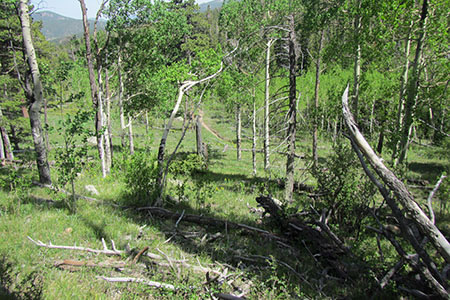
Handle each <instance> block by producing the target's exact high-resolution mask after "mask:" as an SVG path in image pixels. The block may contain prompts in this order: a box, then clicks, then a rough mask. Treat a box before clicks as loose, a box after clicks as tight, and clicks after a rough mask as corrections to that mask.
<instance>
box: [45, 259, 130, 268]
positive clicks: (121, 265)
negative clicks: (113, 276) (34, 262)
mask: <svg viewBox="0 0 450 300" xmlns="http://www.w3.org/2000/svg"><path fill="white" fill-rule="evenodd" d="M53 265H54V266H55V267H63V266H71V267H100V268H124V267H126V266H127V264H126V263H125V262H123V261H119V262H113V263H109V262H101V263H94V262H92V261H80V260H71V259H65V260H57V261H55V263H54V264H53Z"/></svg>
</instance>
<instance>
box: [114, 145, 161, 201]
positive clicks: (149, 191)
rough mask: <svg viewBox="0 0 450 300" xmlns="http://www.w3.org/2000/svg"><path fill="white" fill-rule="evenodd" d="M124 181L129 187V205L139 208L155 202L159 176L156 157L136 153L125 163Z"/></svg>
mask: <svg viewBox="0 0 450 300" xmlns="http://www.w3.org/2000/svg"><path fill="white" fill-rule="evenodd" d="M123 174H124V181H125V185H126V187H127V194H128V197H127V200H128V201H127V204H129V205H133V206H139V205H142V204H151V203H153V201H154V200H155V197H156V192H157V187H156V179H157V176H158V164H157V160H156V156H155V155H154V154H148V153H135V154H133V155H132V156H130V157H129V158H128V159H126V160H125V161H124V173H123Z"/></svg>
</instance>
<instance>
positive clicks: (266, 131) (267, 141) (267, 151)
mask: <svg viewBox="0 0 450 300" xmlns="http://www.w3.org/2000/svg"><path fill="white" fill-rule="evenodd" d="M273 42H274V41H273V40H272V39H270V40H268V41H267V49H266V79H265V98H264V170H267V169H269V167H270V131H269V126H270V120H269V113H270V107H269V101H270V48H271V47H272V44H273Z"/></svg>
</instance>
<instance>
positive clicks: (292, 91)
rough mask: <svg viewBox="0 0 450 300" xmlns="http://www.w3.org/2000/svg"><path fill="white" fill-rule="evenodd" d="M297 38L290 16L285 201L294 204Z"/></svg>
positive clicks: (292, 19) (292, 18)
mask: <svg viewBox="0 0 450 300" xmlns="http://www.w3.org/2000/svg"><path fill="white" fill-rule="evenodd" d="M295 46H296V38H295V26H294V16H292V15H291V16H289V113H288V124H289V125H288V131H287V139H288V146H287V159H286V189H285V200H286V202H287V203H290V202H292V195H293V192H294V173H295V172H294V171H295V135H296V128H297V105H296V104H297V101H296V99H297V83H296V79H297V76H296V65H297V57H296V54H295V48H296V47H295Z"/></svg>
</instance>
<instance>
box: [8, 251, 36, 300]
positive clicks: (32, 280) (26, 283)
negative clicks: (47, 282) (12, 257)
mask: <svg viewBox="0 0 450 300" xmlns="http://www.w3.org/2000/svg"><path fill="white" fill-rule="evenodd" d="M13 270H14V265H13V264H12V263H11V262H9V261H8V260H7V259H6V258H5V257H0V299H41V298H42V288H43V284H42V276H41V275H40V274H39V273H38V272H31V273H29V274H27V275H26V276H25V277H23V278H20V279H19V276H17V275H18V274H15V272H14V271H13ZM14 286H15V287H20V291H16V290H10V289H9V288H8V287H14Z"/></svg>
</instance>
